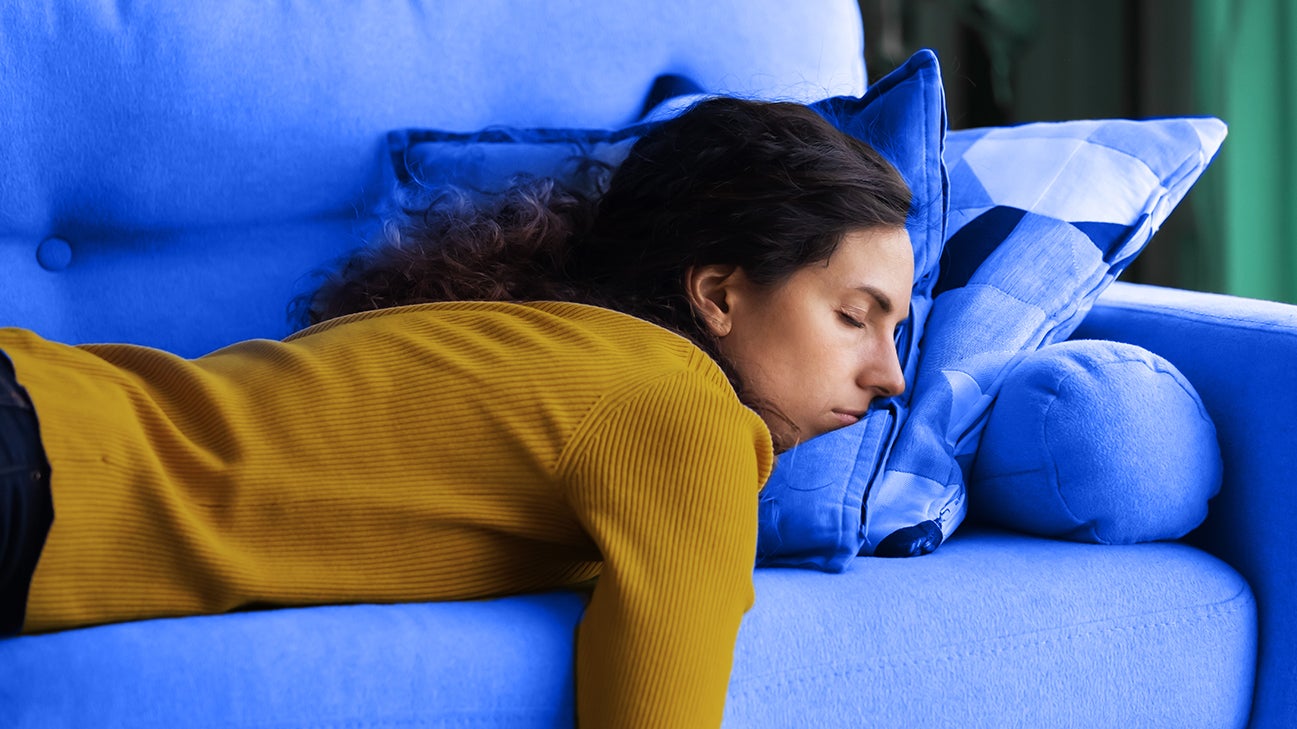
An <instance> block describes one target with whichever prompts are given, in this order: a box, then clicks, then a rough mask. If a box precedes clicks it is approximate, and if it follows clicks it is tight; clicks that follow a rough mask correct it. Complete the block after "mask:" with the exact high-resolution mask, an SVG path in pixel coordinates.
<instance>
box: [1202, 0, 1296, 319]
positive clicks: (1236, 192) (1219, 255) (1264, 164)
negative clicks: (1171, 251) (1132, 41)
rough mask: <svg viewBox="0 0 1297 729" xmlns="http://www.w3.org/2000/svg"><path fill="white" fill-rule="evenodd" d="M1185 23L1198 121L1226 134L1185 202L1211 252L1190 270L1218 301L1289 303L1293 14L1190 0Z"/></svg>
mask: <svg viewBox="0 0 1297 729" xmlns="http://www.w3.org/2000/svg"><path fill="white" fill-rule="evenodd" d="M1193 14H1194V35H1195V37H1194V47H1195V50H1196V53H1195V54H1194V64H1195V68H1194V70H1193V73H1194V77H1195V85H1196V91H1197V96H1198V103H1199V106H1200V107H1201V108H1200V109H1199V111H1200V112H1201V113H1203V114H1211V115H1213V116H1219V117H1221V118H1222V119H1224V120H1225V121H1226V122H1227V123H1228V124H1229V138H1228V139H1227V140H1226V141H1225V145H1224V147H1223V148H1222V151H1221V153H1220V156H1219V157H1218V158H1217V159H1216V162H1215V163H1214V164H1215V165H1219V166H1220V168H1221V169H1220V170H1218V171H1217V172H1216V174H1215V175H1212V176H1211V179H1206V178H1204V180H1203V183H1204V184H1205V186H1206V187H1207V188H1208V189H1207V190H1201V191H1195V195H1194V196H1193V197H1194V202H1195V205H1197V206H1198V211H1199V213H1200V215H1201V216H1202V219H1203V222H1204V223H1205V225H1204V228H1205V229H1206V230H1207V231H1211V232H1213V233H1216V234H1218V235H1219V236H1220V240H1219V245H1218V246H1210V244H1208V247H1206V248H1204V249H1203V250H1200V251H1199V255H1198V256H1197V258H1198V260H1196V261H1194V262H1193V267H1195V268H1197V269H1199V274H1200V275H1201V279H1203V280H1209V281H1215V282H1218V284H1219V287H1220V288H1221V289H1223V290H1224V291H1226V292H1228V293H1231V294H1239V295H1242V296H1252V297H1256V298H1262V299H1273V300H1278V301H1288V302H1294V303H1297V140H1295V139H1294V135H1297V126H1294V122H1297V10H1295V9H1294V7H1293V6H1292V4H1291V0H1194V5H1193ZM1222 172H1223V174H1222ZM1204 193H1206V194H1204ZM1212 269H1215V270H1212ZM1213 288H1214V287H1213Z"/></svg>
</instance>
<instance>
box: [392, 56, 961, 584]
mask: <svg viewBox="0 0 1297 729" xmlns="http://www.w3.org/2000/svg"><path fill="white" fill-rule="evenodd" d="M674 81H675V82H674V84H673V87H672V88H674V89H676V91H674V92H672V94H674V96H673V97H672V98H668V99H666V100H664V102H663V103H661V104H659V105H657V108H655V109H652V110H651V111H650V112H649V113H648V115H647V116H646V118H645V120H644V121H643V123H641V124H638V125H635V126H631V127H628V128H625V129H618V130H597V129H512V128H491V129H486V130H482V131H478V132H468V133H463V132H447V131H438V130H422V129H408V130H397V131H393V132H391V133H390V134H389V135H388V143H389V148H390V151H391V155H392V162H393V170H394V172H395V175H396V178H397V181H398V183H399V185H400V188H401V189H402V190H404V191H407V192H409V191H413V192H415V193H416V194H417V193H418V192H419V191H421V190H425V189H428V188H436V187H437V186H440V185H446V184H453V185H457V186H459V187H462V188H467V189H470V190H481V191H485V192H492V191H498V190H500V189H503V188H504V187H506V186H507V185H508V184H509V181H510V180H511V179H513V178H514V177H516V176H518V175H536V176H550V177H557V178H559V179H563V180H567V181H570V180H571V179H572V176H573V175H574V174H575V173H576V172H577V170H578V169H579V168H580V163H582V162H583V161H585V160H595V161H598V162H602V163H604V164H605V165H607V166H608V167H609V168H612V167H615V166H616V165H617V164H619V163H620V162H621V161H622V160H623V159H625V156H626V154H627V153H628V152H629V150H630V147H631V145H633V144H634V142H635V140H636V139H637V138H638V137H639V136H640V135H641V134H643V132H644V131H645V129H647V128H648V125H651V124H653V123H656V122H657V121H660V120H662V119H665V118H668V117H669V116H671V115H673V114H675V113H679V111H681V110H683V109H684V108H687V106H688V104H689V103H690V102H691V101H695V100H697V99H698V98H701V97H703V96H705V94H702V93H695V92H698V91H699V90H698V89H697V87H696V86H692V85H691V84H689V83H688V80H687V79H683V80H682V79H675V80H674ZM672 94H666V95H667V96H672ZM811 108H813V109H816V110H817V111H818V112H819V113H821V114H822V115H823V116H824V117H825V118H826V119H828V120H829V121H830V122H832V123H833V124H834V125H836V126H837V127H838V128H839V129H842V130H843V131H845V132H847V133H848V134H852V135H853V136H855V137H857V138H859V139H861V140H863V141H865V142H866V143H868V144H870V145H871V146H873V147H874V148H875V149H877V150H878V151H879V152H880V153H881V154H882V155H883V156H885V157H886V158H887V159H888V161H890V162H891V163H892V164H893V166H895V167H896V168H897V170H898V171H899V172H900V174H901V176H902V177H903V178H904V179H905V181H906V183H907V184H908V185H909V186H910V189H911V191H912V194H913V199H914V204H913V206H912V208H911V212H910V216H909V220H908V221H907V229H908V231H909V234H910V239H911V242H912V244H913V246H914V254H915V287H914V296H913V299H912V301H911V316H910V318H909V319H908V321H906V322H905V323H904V324H903V325H902V326H901V327H900V328H899V330H898V333H897V348H898V351H899V352H900V356H901V359H902V363H903V366H904V369H905V372H906V379H907V381H913V378H914V376H915V373H916V371H917V367H918V343H919V341H920V338H921V336H922V327H923V324H924V322H925V321H926V318H927V312H928V310H929V308H930V307H931V291H932V289H933V287H934V286H935V284H936V278H937V262H938V259H939V257H940V253H941V246H942V242H943V239H944V221H945V215H944V213H945V192H946V186H945V174H944V170H943V168H942V163H941V150H942V138H943V136H944V133H945V102H944V97H943V95H942V88H941V77H940V72H939V69H938V65H937V59H936V56H935V55H934V54H933V53H932V52H931V51H921V52H919V53H917V54H915V56H914V57H913V58H911V59H910V60H909V61H908V62H907V63H906V64H904V65H903V66H901V67H900V68H898V69H896V70H895V71H893V72H892V73H891V74H889V75H888V76H887V77H885V78H883V79H882V80H880V81H879V82H878V83H876V84H874V85H873V86H872V87H871V88H870V89H869V91H868V92H867V93H866V94H865V95H864V96H863V97H860V98H856V97H835V98H831V99H826V100H824V101H821V102H818V103H816V104H813V105H811ZM903 408H904V399H903V398H894V399H893V400H890V401H888V402H887V403H884V404H883V405H881V406H879V407H877V408H875V409H874V410H873V411H871V412H870V413H869V414H867V416H866V417H865V418H863V419H862V420H861V422H859V423H857V424H855V425H853V426H851V428H847V429H844V432H842V435H841V437H840V438H838V439H833V440H827V441H825V440H819V439H817V440H814V441H809V442H807V443H804V444H802V445H799V446H797V447H796V448H793V449H791V450H789V451H788V452H786V453H784V454H782V455H781V456H780V458H779V465H778V466H777V467H776V469H775V473H774V475H773V476H772V477H771V479H770V481H769V483H768V484H767V485H766V488H765V489H764V490H763V492H762V501H761V511H760V520H761V529H760V546H759V551H760V554H761V558H762V560H763V561H764V562H765V563H767V564H781V565H802V564H806V565H809V566H814V567H818V568H820V569H841V567H842V566H843V565H845V563H846V561H847V560H849V559H850V558H851V557H853V556H854V555H855V554H856V552H857V551H859V548H860V542H861V518H862V507H863V502H864V497H865V493H866V491H867V490H868V488H869V485H870V483H871V482H872V480H873V478H874V476H876V474H877V473H878V467H879V465H880V464H881V462H882V459H883V457H884V455H885V454H886V453H887V451H888V449H889V447H890V445H891V443H892V440H893V438H894V437H895V434H896V430H897V422H898V418H899V416H900V413H901V412H902V410H903ZM906 513H907V514H908V513H909V511H907V512H906Z"/></svg>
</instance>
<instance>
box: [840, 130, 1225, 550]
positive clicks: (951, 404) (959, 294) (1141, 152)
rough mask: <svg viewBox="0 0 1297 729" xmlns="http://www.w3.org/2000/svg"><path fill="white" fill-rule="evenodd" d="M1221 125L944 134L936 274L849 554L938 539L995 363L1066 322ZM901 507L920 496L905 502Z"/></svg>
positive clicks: (954, 501)
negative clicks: (889, 443)
mask: <svg viewBox="0 0 1297 729" xmlns="http://www.w3.org/2000/svg"><path fill="white" fill-rule="evenodd" d="M1224 137H1225V125H1224V124H1223V123H1222V122H1220V121H1219V120H1217V119H1209V118H1192V119H1190V118H1185V119H1158V120H1146V121H1130V120H1094V121H1075V122H1058V123H1041V124H1029V125H1024V126H1019V127H1006V128H995V129H975V130H968V131H963V132H952V133H950V134H949V135H948V137H947V147H946V165H947V168H948V171H949V175H950V212H949V216H948V219H947V242H946V247H945V250H944V251H943V254H942V260H941V275H940V278H939V279H938V282H937V286H936V288H935V290H934V299H933V308H932V311H931V312H930V313H929V316H928V322H927V333H926V338H925V340H924V342H923V345H922V350H923V351H922V354H921V358H920V363H919V372H918V376H917V378H916V380H915V381H914V384H913V395H912V398H911V409H910V414H909V417H908V419H907V420H906V422H905V423H904V424H903V426H902V430H901V432H900V434H899V435H898V437H897V441H896V444H895V446H894V448H893V450H892V453H891V454H890V456H889V458H888V460H887V463H886V466H885V468H884V471H883V473H882V475H881V477H880V479H879V482H878V483H877V484H876V485H875V486H874V487H873V488H872V489H871V492H870V499H869V501H868V502H867V503H866V509H865V540H864V542H865V543H864V547H863V551H864V552H867V553H874V554H880V555H889V556H900V555H913V554H922V553H925V552H929V551H931V550H932V549H935V548H936V547H937V545H939V544H940V543H941V542H942V541H944V540H945V539H946V538H948V537H949V536H950V534H951V533H952V532H953V531H954V529H955V528H956V527H957V526H958V525H959V524H960V522H961V521H962V520H963V518H964V515H965V513H966V510H967V504H966V499H965V493H964V484H965V483H966V482H967V479H968V471H969V467H970V465H971V462H972V459H973V456H974V454H975V453H976V450H977V447H978V444H979V435H980V433H981V431H982V428H983V427H984V425H985V421H986V416H987V413H988V411H989V406H990V404H991V401H992V398H994V397H995V395H996V393H997V392H998V391H999V389H1000V386H1001V384H1002V382H1003V380H1004V378H1005V376H1006V375H1007V374H1008V373H1009V372H1010V370H1011V369H1012V367H1013V365H1014V364H1015V363H1016V362H1017V361H1019V360H1020V359H1021V358H1022V357H1023V356H1025V355H1026V354H1027V353H1030V352H1032V351H1034V350H1036V349H1038V348H1039V347H1041V346H1043V345H1045V344H1048V343H1050V342H1055V341H1058V340H1061V339H1063V338H1065V337H1067V336H1068V335H1069V334H1071V333H1072V331H1073V330H1075V328H1076V326H1077V325H1078V324H1079V323H1080V321H1081V319H1082V318H1083V317H1084V316H1085V314H1086V312H1088V311H1089V309H1090V307H1091V305H1092V304H1093V302H1094V300H1095V298H1097V297H1098V295H1099V294H1100V293H1101V292H1102V291H1103V289H1104V288H1105V287H1107V286H1108V284H1109V283H1111V282H1112V280H1113V279H1115V278H1116V277H1117V275H1118V274H1120V273H1121V271H1122V270H1124V269H1125V267H1126V266H1127V265H1128V264H1129V263H1130V262H1131V261H1132V260H1133V259H1134V258H1135V256H1136V255H1137V254H1138V253H1139V252H1140V251H1141V250H1143V248H1144V246H1145V245H1146V244H1147V243H1148V240H1149V238H1150V237H1151V236H1152V235H1153V233H1154V232H1155V231H1156V230H1157V229H1158V228H1159V226H1160V225H1161V223H1162V222H1163V221H1164V220H1165V219H1166V216H1167V215H1169V214H1170V212H1171V210H1172V209H1173V208H1174V207H1175V205H1176V204H1177V203H1179V201H1180V200H1181V199H1182V198H1183V197H1184V195H1185V193H1187V192H1188V190H1189V188H1190V187H1191V186H1192V185H1193V183H1194V182H1195V181H1196V180H1197V179H1198V177H1199V175H1201V174H1202V171H1203V170H1204V169H1205V168H1206V166H1207V165H1208V164H1209V163H1210V161H1211V159H1212V157H1213V156H1214V155H1215V153H1216V150H1217V149H1218V148H1219V146H1220V144H1221V142H1222V141H1223V140H1224ZM916 494H917V495H919V496H918V497H917V498H916ZM913 504H928V505H930V508H929V509H928V510H926V511H911V513H909V514H908V515H906V514H905V511H906V505H913Z"/></svg>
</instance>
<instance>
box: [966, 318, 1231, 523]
mask: <svg viewBox="0 0 1297 729" xmlns="http://www.w3.org/2000/svg"><path fill="white" fill-rule="evenodd" d="M1221 472H1222V464H1221V458H1220V448H1219V446H1218V445H1217V442H1216V428H1215V426H1214V425H1213V423H1212V420H1211V417H1210V416H1209V415H1208V414H1207V411H1206V409H1205V408H1204V406H1203V404H1202V400H1201V398H1200V397H1199V396H1198V393H1197V391H1196V390H1194V388H1193V385H1192V384H1191V383H1190V382H1189V381H1188V380H1187V379H1185V377H1184V375H1182V374H1181V373H1180V371H1179V370H1177V369H1176V368H1175V366H1174V365H1172V364H1171V363H1170V362H1168V361H1167V360H1166V359H1164V358H1162V357H1159V356H1158V355H1155V354H1153V353H1152V352H1149V351H1148V350H1146V349H1143V348H1142V347H1137V346H1134V345H1131V344H1122V343H1118V342H1109V341H1102V340H1077V341H1070V342H1062V343H1059V344H1053V345H1050V346H1047V347H1043V348H1041V349H1039V350H1037V351H1036V352H1034V353H1032V354H1031V355H1029V356H1027V357H1026V358H1024V359H1023V360H1022V361H1021V362H1020V363H1019V364H1018V365H1017V366H1016V367H1014V368H1013V370H1012V371H1011V372H1010V373H1009V374H1008V376H1007V377H1006V378H1005V380H1004V385H1003V388H1002V389H1001V391H1000V395H999V397H997V398H996V401H995V404H994V406H993V407H992V410H991V414H990V417H989V419H988V420H987V423H986V428H985V430H984V431H983V433H982V442H981V446H980V448H979V455H978V457H977V459H976V461H975V463H974V465H973V470H972V476H971V479H970V481H969V486H968V492H969V503H970V508H971V510H972V513H973V514H975V515H978V516H980V517H981V518H984V519H985V520H987V521H989V522H991V523H994V524H997V525H1000V526H1005V527H1008V528H1012V529H1015V530H1018V531H1023V532H1027V533H1031V534H1038V535H1041V536H1048V537H1056V538H1063V539H1072V540H1077V541H1086V542H1095V543H1100V544H1130V543H1134V542H1143V541H1153V540H1159V539H1178V538H1180V537H1183V536H1184V535H1185V534H1188V533H1189V531H1190V530H1192V529H1194V528H1195V527H1197V526H1198V525H1199V524H1201V523H1202V521H1203V519H1205V518H1206V516H1207V502H1208V501H1209V500H1210V499H1211V498H1212V497H1213V496H1215V495H1216V494H1217V493H1218V492H1219V490H1220V480H1221Z"/></svg>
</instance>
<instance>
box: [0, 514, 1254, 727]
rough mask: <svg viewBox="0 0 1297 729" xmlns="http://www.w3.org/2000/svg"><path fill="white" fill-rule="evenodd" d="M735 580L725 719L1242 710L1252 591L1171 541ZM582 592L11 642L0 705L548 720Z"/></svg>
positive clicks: (1006, 549) (971, 540) (562, 695)
mask: <svg viewBox="0 0 1297 729" xmlns="http://www.w3.org/2000/svg"><path fill="white" fill-rule="evenodd" d="M755 580H756V592H757V599H756V605H755V607H754V608H753V609H752V610H751V611H750V612H749V613H748V615H747V616H746V618H745V619H744V622H743V625H742V628H741V629H740V632H739V639H738V645H737V648H736V653H735V662H734V669H733V675H732V678H731V681H730V695H729V700H728V702H727V708H726V723H725V726H727V727H746V728H760V727H771V728H775V727H789V726H798V727H801V726H806V727H816V726H863V725H869V726H959V727H995V728H997V729H998V727H1003V726H1006V725H1011V726H1139V727H1149V728H1156V727H1168V728H1169V727H1174V728H1175V729H1185V728H1187V727H1212V728H1213V729H1219V728H1221V727H1234V726H1240V727H1241V726H1244V725H1245V724H1246V722H1247V716H1248V708H1249V706H1250V702H1251V697H1252V680H1253V675H1254V667H1255V660H1256V632H1255V606H1254V604H1253V601H1252V594H1251V592H1250V591H1249V590H1248V587H1247V585H1246V584H1245V583H1244V582H1243V580H1242V579H1241V578H1240V577H1239V576H1238V575H1237V574H1236V573H1235V572H1234V571H1233V570H1231V569H1230V568H1229V567H1227V566H1225V565H1224V564H1223V563H1222V562H1220V561H1218V560H1216V559H1215V558H1213V557H1211V556H1208V555H1207V554H1205V553H1203V552H1199V551H1197V550H1194V549H1192V548H1190V547H1186V546H1184V545H1180V544H1169V543H1156V544H1140V545H1131V546H1106V545H1089V544H1076V543H1070V542H1054V541H1046V540H1040V539H1036V538H1032V537H1025V536H1017V535H1011V534H1007V533H1001V532H995V531H984V530H980V529H972V528H970V529H966V530H965V531H964V532H962V533H961V534H960V535H958V536H957V537H955V538H954V539H952V540H951V541H950V543H949V544H948V545H947V546H946V547H945V548H943V549H941V550H940V551H938V552H937V553H935V554H933V555H929V556H926V557H922V558H919V559H912V560H884V559H860V560H856V561H855V562H854V563H853V564H852V566H851V568H850V569H849V570H847V571H846V572H845V573H842V574H834V575H830V574H824V573H821V572H815V571H809V570H789V569H761V570H757V572H756V576H755ZM582 607H583V600H582V597H581V595H580V594H579V593H571V592H556V593H548V594H541V595H528V596H521V597H510V598H503V599H498V600H484V601H477V602H464V603H434V604H413V605H390V606H377V605H355V606H340V607H325V608H303V609H289V610H275V611H264V612H245V613H235V614H230V615H221V616H214V617H203V618H185V619H180V620H155V621H148V622H141V623H127V624H122V625H111V626H103V627H98V628H89V629H84V630H76V631H70V632H66V633H56V634H51V635H45V636H27V637H20V638H14V639H10V640H6V641H0V687H3V689H0V710H3V712H4V716H5V717H6V720H7V721H8V722H10V723H9V726H12V727H15V729H23V728H28V727H50V726H59V727H96V728H97V727H105V726H132V727H146V728H148V727H153V728H156V729H163V728H166V729H170V727H174V726H186V727H196V728H200V729H201V728H202V727H213V728H215V727H222V728H225V727H230V728H232V729H237V728H238V727H267V726H295V727H319V728H321V729H322V728H324V727H338V726H355V727H380V726H381V727H392V726H474V727H510V728H511V729H512V728H525V727H554V726H570V725H571V722H572V703H573V684H572V675H573V674H572V657H573V643H572V641H573V637H574V635H575V627H576V624H577V621H578V620H579V619H580V616H581V611H582ZM107 677H111V680H106V679H107Z"/></svg>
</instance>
